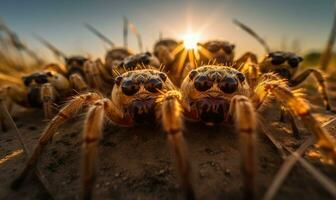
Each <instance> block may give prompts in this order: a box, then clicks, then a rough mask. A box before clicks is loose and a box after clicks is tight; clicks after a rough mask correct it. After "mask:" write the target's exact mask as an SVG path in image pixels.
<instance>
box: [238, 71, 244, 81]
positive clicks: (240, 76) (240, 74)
mask: <svg viewBox="0 0 336 200" xmlns="http://www.w3.org/2000/svg"><path fill="white" fill-rule="evenodd" d="M237 77H238V79H239V81H240V82H241V83H242V82H244V80H245V75H244V74H243V73H241V72H239V73H237Z"/></svg>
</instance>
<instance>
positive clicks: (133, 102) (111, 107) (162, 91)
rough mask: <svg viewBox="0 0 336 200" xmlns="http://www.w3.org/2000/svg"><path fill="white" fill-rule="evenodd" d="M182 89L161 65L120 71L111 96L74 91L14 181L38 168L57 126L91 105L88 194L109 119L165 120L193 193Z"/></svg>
mask: <svg viewBox="0 0 336 200" xmlns="http://www.w3.org/2000/svg"><path fill="white" fill-rule="evenodd" d="M180 99H181V94H180V93H179V91H177V90H176V89H175V87H174V85H173V84H172V82H171V81H170V80H169V78H168V77H167V75H166V74H165V73H163V72H161V71H159V70H157V69H150V68H147V69H135V70H133V71H128V72H125V73H123V74H121V75H120V76H118V77H116V80H115V84H114V86H113V89H112V95H111V98H104V97H103V96H101V95H100V94H98V93H86V94H81V95H77V96H74V97H73V99H72V100H71V101H69V102H68V103H67V104H66V105H65V106H64V107H63V108H62V109H61V110H60V111H59V113H58V115H56V116H55V117H54V118H53V120H52V121H51V122H50V123H49V124H48V126H47V128H46V129H45V131H44V132H43V134H42V135H41V137H40V139H39V141H38V144H37V146H36V147H35V148H34V151H33V153H32V155H31V156H30V158H29V160H28V162H27V163H26V165H25V167H24V170H23V172H22V173H21V174H20V176H19V177H18V178H17V179H16V180H15V181H14V183H13V187H15V186H18V185H20V183H21V182H22V180H23V179H24V178H25V177H26V175H27V174H28V172H29V171H30V170H32V169H34V166H35V165H36V163H37V160H38V158H39V157H40V154H41V153H42V152H43V149H44V147H45V146H46V144H47V143H48V142H49V141H50V140H51V138H52V137H53V135H54V133H55V132H56V130H57V128H58V127H59V126H60V125H61V124H63V123H64V122H65V121H66V120H67V119H69V118H70V117H72V116H73V115H75V112H76V111H77V110H78V109H79V108H81V107H83V106H88V107H89V109H88V111H87V114H86V120H85V122H84V131H83V138H84V144H83V150H82V151H83V165H82V167H83V170H82V184H83V186H82V189H83V197H84V198H85V199H88V198H90V197H91V196H92V190H93V181H94V177H95V168H96V166H95V165H96V162H95V158H96V157H97V156H96V154H97V146H98V144H99V140H100V139H101V136H102V133H101V132H102V130H103V124H104V121H105V119H109V120H110V121H111V122H112V123H113V124H115V125H119V126H133V125H136V124H138V123H144V122H150V121H155V120H157V121H160V122H161V123H162V126H163V129H164V131H165V132H166V133H167V137H168V141H169V143H170V145H171V147H172V151H173V153H174V155H175V158H176V163H177V166H178V171H179V173H180V176H181V181H182V183H181V185H182V187H183V188H184V189H185V190H186V195H187V197H188V198H193V195H194V194H193V190H192V187H191V182H190V165H189V161H188V160H187V157H186V155H185V154H186V152H185V147H184V140H183V134H182V118H181V117H182V109H181V106H180Z"/></svg>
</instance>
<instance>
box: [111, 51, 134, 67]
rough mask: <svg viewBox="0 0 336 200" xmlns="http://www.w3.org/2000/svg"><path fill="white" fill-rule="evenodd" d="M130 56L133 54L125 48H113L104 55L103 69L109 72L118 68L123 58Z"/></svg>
mask: <svg viewBox="0 0 336 200" xmlns="http://www.w3.org/2000/svg"><path fill="white" fill-rule="evenodd" d="M131 55H133V53H132V52H131V51H130V50H128V49H126V48H123V47H120V48H113V49H111V50H109V51H108V52H107V53H106V55H105V67H106V68H107V69H109V71H111V70H112V69H113V67H114V66H118V65H119V64H120V63H121V62H122V61H123V60H124V59H125V58H127V57H128V56H131Z"/></svg>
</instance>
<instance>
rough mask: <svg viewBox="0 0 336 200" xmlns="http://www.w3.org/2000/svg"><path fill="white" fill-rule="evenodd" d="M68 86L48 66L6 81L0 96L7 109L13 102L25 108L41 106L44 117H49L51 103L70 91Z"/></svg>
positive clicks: (61, 77)
mask: <svg viewBox="0 0 336 200" xmlns="http://www.w3.org/2000/svg"><path fill="white" fill-rule="evenodd" d="M48 67H52V68H54V69H56V68H59V67H58V66H57V65H55V64H51V65H47V67H46V68H48ZM12 79H13V78H12ZM3 81H6V80H3ZM70 88H71V87H70V83H69V81H68V79H67V78H66V77H65V76H63V75H62V74H61V73H58V72H56V71H54V70H51V68H48V69H46V70H42V71H38V72H34V73H32V74H29V75H27V76H23V77H22V80H19V79H18V80H17V81H16V82H13V81H11V82H8V83H7V84H5V85H4V86H2V87H1V88H0V98H2V99H3V100H4V102H6V104H7V108H8V109H9V111H11V108H12V104H13V103H15V104H17V105H20V106H22V107H25V108H40V107H43V110H44V114H45V117H46V118H50V117H51V115H52V108H53V103H56V102H59V101H60V100H64V97H66V96H67V95H69V93H70V92H71V90H70ZM0 115H1V113H0ZM2 121H3V120H2Z"/></svg>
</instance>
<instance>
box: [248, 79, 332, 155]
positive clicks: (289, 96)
mask: <svg viewBox="0 0 336 200" xmlns="http://www.w3.org/2000/svg"><path fill="white" fill-rule="evenodd" d="M270 94H273V95H274V96H275V98H276V99H277V100H279V101H280V102H281V103H282V105H283V106H284V107H286V108H287V109H288V110H289V111H290V112H291V113H292V114H293V116H295V117H297V118H299V119H300V120H301V121H302V122H303V124H304V125H305V126H306V127H307V128H308V130H310V131H311V132H312V133H313V134H314V135H315V136H316V138H317V144H316V146H318V147H319V148H320V149H321V150H323V151H325V152H326V153H327V154H328V155H329V156H330V157H331V158H332V159H334V160H336V142H335V139H334V138H333V137H332V136H331V135H330V134H329V132H327V131H326V130H325V129H324V128H322V127H321V125H320V123H319V122H318V121H317V120H316V119H315V117H314V116H313V115H312V113H311V110H310V106H309V104H308V103H307V102H306V101H305V100H304V99H302V98H301V97H299V96H298V95H297V94H295V93H294V92H293V91H292V90H290V88H289V87H288V86H287V84H285V83H283V82H282V81H281V80H271V79H265V80H264V81H262V82H261V83H259V85H258V86H257V87H256V90H255V96H254V97H253V100H254V103H255V105H256V108H258V107H259V106H260V105H261V104H262V102H263V101H265V100H266V99H267V98H269V95H270Z"/></svg>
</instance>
